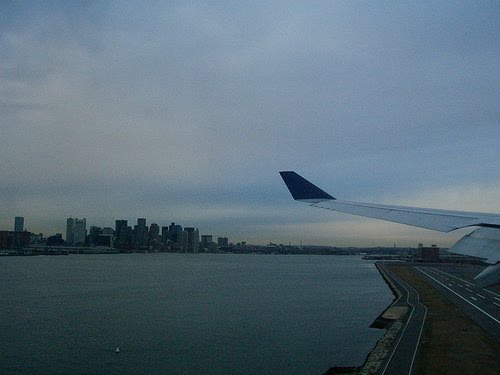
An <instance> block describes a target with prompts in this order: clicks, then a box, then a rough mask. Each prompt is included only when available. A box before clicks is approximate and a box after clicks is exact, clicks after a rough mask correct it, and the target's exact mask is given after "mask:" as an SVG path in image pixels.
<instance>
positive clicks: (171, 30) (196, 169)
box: [0, 0, 500, 246]
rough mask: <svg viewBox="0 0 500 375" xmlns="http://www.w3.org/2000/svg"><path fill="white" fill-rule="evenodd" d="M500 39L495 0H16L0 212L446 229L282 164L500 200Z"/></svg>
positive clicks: (1, 134)
mask: <svg viewBox="0 0 500 375" xmlns="http://www.w3.org/2000/svg"><path fill="white" fill-rule="evenodd" d="M148 4H149V5H148ZM499 48H500V2H498V1H457V0H453V1H439V2H436V1H418V2H401V1H392V2H391V1H374V0H370V1H358V2H355V1H330V0H329V1H323V2H322V1H314V2H310V1H304V2H295V1H271V2H255V1H253V2H244V1H237V2H228V1H171V2H167V1H158V2H146V1H72V2H68V1H33V2H30V1H23V2H18V1H7V0H5V1H2V2H1V5H0V143H1V147H0V160H1V163H0V176H1V178H0V229H4V230H12V229H13V225H14V216H24V217H25V225H26V227H27V229H28V230H30V231H33V232H43V233H44V234H46V235H50V234H53V233H55V232H61V233H65V223H66V218H67V217H70V216H71V217H78V218H82V217H85V218H87V226H90V225H98V226H112V227H113V226H114V221H115V219H128V220H129V223H130V224H131V225H133V224H135V223H136V219H137V218H138V217H145V218H147V219H148V224H150V223H151V222H156V223H158V224H159V225H160V226H161V225H167V224H169V223H170V222H172V221H175V222H176V223H179V224H181V225H183V226H195V227H199V229H200V232H201V233H202V234H213V235H214V236H220V235H225V236H228V237H229V238H230V240H231V241H235V242H236V241H242V240H243V241H247V242H250V243H267V242H269V241H273V242H282V243H288V242H291V243H298V242H299V241H302V242H303V243H311V244H330V245H338V246H346V245H392V244H394V243H396V244H397V245H401V246H403V245H413V246H415V245H416V244H417V242H424V243H427V244H430V243H431V242H432V243H437V244H438V245H440V246H448V245H450V244H452V243H453V242H454V241H455V240H456V239H458V238H459V237H460V236H461V235H463V234H464V233H463V232H460V233H457V234H440V233H438V232H433V231H428V230H424V229H417V228H412V227H406V226H403V225H399V224H391V223H385V222H379V221H376V220H371V219H363V218H358V217H355V216H350V215H346V214H340V213H333V212H329V211H324V210H319V209H314V208H311V207H308V206H307V205H305V204H301V203H298V202H294V201H293V200H292V199H291V196H290V195H289V193H288V190H287V189H286V187H285V185H284V184H283V182H282V180H281V178H280V176H279V175H278V171H280V170H295V171H297V172H298V173H300V174H302V175H303V176H304V177H306V178H308V179H310V180H311V181H312V182H314V183H315V184H317V185H318V186H320V187H321V188H323V189H324V190H326V191H328V192H329V193H331V194H332V195H333V196H335V197H337V198H340V199H345V200H362V201H366V202H378V203H393V204H404V205H411V206H422V207H438V208H447V209H458V210H472V211H484V212H497V213H498V212H500V204H499V203H500V173H499V171H500V157H499V156H500V121H499V118H500V106H499V104H500V50H499Z"/></svg>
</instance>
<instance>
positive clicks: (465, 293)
mask: <svg viewBox="0 0 500 375" xmlns="http://www.w3.org/2000/svg"><path fill="white" fill-rule="evenodd" d="M415 269H416V270H417V271H418V272H419V273H420V274H422V275H424V276H425V278H426V280H427V281H429V282H430V283H431V284H432V285H433V286H434V287H435V288H436V289H437V290H438V291H439V292H440V293H441V294H442V295H443V296H445V297H446V298H447V299H449V300H450V301H452V302H453V303H454V304H455V305H456V306H458V307H459V308H460V310H462V311H463V312H464V313H465V314H467V315H468V316H469V317H470V318H471V319H473V320H474V321H475V322H476V324H478V325H479V326H480V327H482V328H483V329H484V330H485V331H486V332H487V333H488V334H489V335H490V336H492V337H493V338H494V339H495V340H496V341H497V342H500V294H499V293H497V292H496V291H494V290H491V289H486V288H478V287H476V286H475V285H474V284H473V283H472V282H471V281H468V280H466V279H464V278H462V277H459V276H456V275H453V274H452V273H451V272H450V270H447V271H444V270H443V269H442V268H441V267H440V266H439V265H429V266H417V267H415Z"/></svg>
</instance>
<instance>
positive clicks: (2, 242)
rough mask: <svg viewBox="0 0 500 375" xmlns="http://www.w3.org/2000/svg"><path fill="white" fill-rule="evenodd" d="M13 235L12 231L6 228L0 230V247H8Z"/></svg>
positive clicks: (10, 244) (11, 242)
mask: <svg viewBox="0 0 500 375" xmlns="http://www.w3.org/2000/svg"><path fill="white" fill-rule="evenodd" d="M13 240H14V237H13V236H12V232H9V231H8V230H2V231H0V249H10V248H11V247H12V244H13Z"/></svg>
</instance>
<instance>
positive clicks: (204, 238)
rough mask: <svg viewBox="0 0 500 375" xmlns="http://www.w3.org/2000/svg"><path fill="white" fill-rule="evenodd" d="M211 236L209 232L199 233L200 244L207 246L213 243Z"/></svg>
mask: <svg viewBox="0 0 500 375" xmlns="http://www.w3.org/2000/svg"><path fill="white" fill-rule="evenodd" d="M213 242H214V241H213V236H212V235H210V234H202V235H201V246H203V247H207V246H209V245H211V244H212V243H213Z"/></svg>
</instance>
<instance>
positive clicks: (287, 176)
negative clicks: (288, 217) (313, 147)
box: [280, 171, 335, 200]
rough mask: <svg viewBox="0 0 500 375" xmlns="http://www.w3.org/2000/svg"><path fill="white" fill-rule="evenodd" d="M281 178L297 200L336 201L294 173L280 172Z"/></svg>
mask: <svg viewBox="0 0 500 375" xmlns="http://www.w3.org/2000/svg"><path fill="white" fill-rule="evenodd" d="M280 175H281V178H282V179H283V181H285V184H286V186H287V188H288V190H290V194H292V197H293V199H295V200H303V199H308V200H327V199H335V198H334V197H332V196H331V195H330V194H328V193H327V192H325V191H323V190H321V189H320V188H319V187H317V186H316V185H313V184H311V183H310V182H309V181H307V180H306V179H305V178H304V177H302V176H300V175H298V174H297V173H295V172H293V171H282V172H280Z"/></svg>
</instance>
